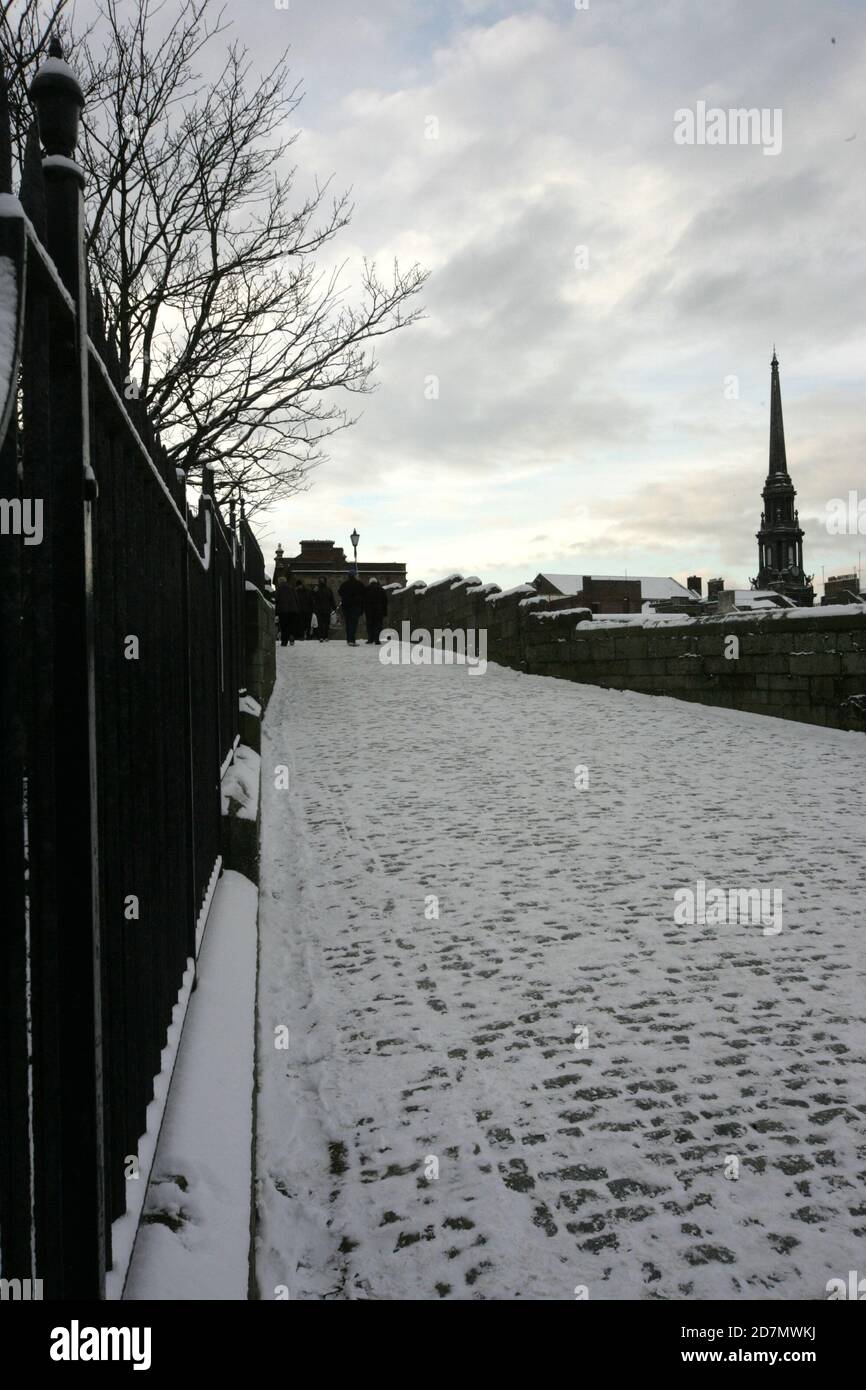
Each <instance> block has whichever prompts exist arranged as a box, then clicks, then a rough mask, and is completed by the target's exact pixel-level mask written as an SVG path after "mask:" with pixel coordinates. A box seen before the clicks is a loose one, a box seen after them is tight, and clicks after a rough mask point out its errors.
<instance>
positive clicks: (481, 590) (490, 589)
mask: <svg viewBox="0 0 866 1390" xmlns="http://www.w3.org/2000/svg"><path fill="white" fill-rule="evenodd" d="M466 592H467V594H498V593H501V592H502V591H501V589H500V588H499V585H498V584H480V583H479V584H476V585H475V586H474V588H472V589H467V590H466Z"/></svg>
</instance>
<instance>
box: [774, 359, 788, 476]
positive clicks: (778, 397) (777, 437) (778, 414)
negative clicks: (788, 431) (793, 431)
mask: <svg viewBox="0 0 866 1390" xmlns="http://www.w3.org/2000/svg"><path fill="white" fill-rule="evenodd" d="M770 368H771V375H770V473H771V474H773V473H787V471H788V460H787V457H786V455H785V426H784V424H783V422H782V388H781V386H780V384H779V359H778V357H777V356H776V346H775V344H773V360H772V362H771V363H770Z"/></svg>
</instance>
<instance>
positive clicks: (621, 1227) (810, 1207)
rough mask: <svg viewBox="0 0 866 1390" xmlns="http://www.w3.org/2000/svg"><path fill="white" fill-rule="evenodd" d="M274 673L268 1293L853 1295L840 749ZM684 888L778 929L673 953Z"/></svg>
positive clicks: (267, 974) (324, 674) (846, 811)
mask: <svg viewBox="0 0 866 1390" xmlns="http://www.w3.org/2000/svg"><path fill="white" fill-rule="evenodd" d="M279 655H280V654H279V653H278V658H279ZM292 657H293V659H292V660H290V661H282V660H281V661H280V665H279V670H278V679H277V686H276V689H275V692H274V695H273V697H272V699H271V702H270V705H269V708H268V711H267V714H266V716H265V720H264V725H263V740H264V741H263V760H264V764H265V766H266V767H268V768H269V769H270V768H272V767H275V766H277V765H280V764H286V765H287V766H289V768H290V773H291V775H290V787H289V789H288V790H283V791H281V790H277V789H276V788H275V786H274V779H273V778H272V777H270V776H266V777H265V778H264V781H263V825H264V846H263V851H264V852H263V863H262V884H261V909H260V912H261V915H260V935H261V942H260V972H259V980H260V990H259V1075H258V1080H259V1085H260V1095H259V1102H258V1134H259V1146H258V1191H259V1210H260V1226H259V1233H258V1249H257V1276H258V1283H259V1289H260V1293H261V1297H262V1298H264V1299H266V1300H267V1299H272V1298H274V1297H275V1296H282V1292H283V1291H286V1292H287V1293H288V1294H289V1296H290V1297H291V1298H292V1299H339V1300H345V1299H368V1298H369V1299H394V1300H416V1299H437V1298H438V1297H440V1296H442V1297H446V1298H452V1299H464V1300H466V1299H488V1300H489V1299H507V1300H511V1299H520V1300H521V1301H528V1300H533V1299H543V1300H549V1299H555V1300H571V1299H573V1297H574V1293H573V1291H574V1287H575V1285H577V1284H586V1285H587V1286H588V1289H589V1294H590V1298H592V1299H628V1298H635V1299H637V1298H663V1299H676V1300H706V1299H714V1298H717V1299H723V1300H745V1299H750V1298H758V1299H763V1300H767V1301H774V1300H780V1299H782V1300H790V1299H795V1300H796V1299H823V1298H824V1297H825V1296H826V1294H825V1285H826V1281H827V1280H828V1278H831V1277H837V1276H840V1275H842V1276H844V1274H845V1272H846V1271H847V1270H849V1269H857V1268H858V1267H859V1268H860V1269H861V1270H862V1259H863V1217H862V1214H861V1212H860V1210H859V1209H860V1207H861V1205H862V1178H858V1176H857V1175H858V1172H862V1166H863V1158H862V1153H863V1145H864V1142H866V1111H864V1107H863V1104H862V1095H861V1094H859V1093H858V1091H857V1088H856V1084H855V1082H854V1080H853V1072H852V1064H854V1063H855V1062H856V1059H857V1058H859V1057H860V1056H861V1055H862V1048H863V1037H864V1008H866V1006H864V997H866V991H864V985H866V980H864V974H866V961H864V954H863V949H862V940H861V938H862V933H863V927H862V918H863V911H862V890H861V886H860V885H861V884H862V880H863V876H864V870H866V853H864V846H863V836H862V820H861V818H860V817H859V816H858V815H857V814H856V809H855V808H856V807H857V806H859V805H860V804H861V801H862V787H863V773H864V744H863V739H862V735H860V734H846V733H842V732H839V731H834V730H826V729H821V728H817V727H815V726H810V725H805V724H798V723H793V722H785V721H779V720H776V719H772V718H768V717H765V716H759V715H750V714H745V713H742V712H738V711H733V710H725V709H713V708H709V707H703V706H700V705H696V704H687V703H681V702H678V701H675V700H669V699H667V698H664V697H650V696H643V695H639V694H635V693H629V692H626V693H622V692H615V691H604V690H601V689H599V688H598V687H595V686H588V685H579V684H575V683H570V682H566V681H559V680H554V679H549V678H548V679H546V678H543V677H535V676H526V675H521V674H520V673H518V672H514V671H509V670H505V669H503V668H501V667H497V666H495V665H492V664H491V665H489V666H488V669H487V672H486V675H485V677H484V678H483V679H479V680H467V679H466V677H465V672H463V671H462V670H461V669H460V668H458V667H454V666H450V665H444V666H441V667H413V666H393V667H385V666H383V665H381V663H380V662H379V661H378V660H377V659H376V656H375V655H374V653H373V650H372V649H365V648H363V647H361V648H358V649H351V648H347V647H345V646H344V645H342V644H331V646H330V647H328V648H325V647H319V646H318V645H316V644H314V643H310V644H302V647H301V650H300V652H299V651H298V649H295V651H294V652H293V653H292ZM323 691H326V692H327V699H323ZM371 712H373V715H374V717H371ZM581 766H583V767H586V768H587V770H588V778H589V785H588V787H587V788H586V789H585V790H577V789H576V788H575V780H576V779H575V769H576V768H578V767H581ZM779 788H784V794H778V792H777V789H779ZM768 789H773V790H770V791H768ZM699 880H703V881H705V882H706V883H709V884H712V885H713V886H716V885H717V886H719V887H722V888H726V889H730V888H757V889H767V890H775V889H777V888H781V889H782V891H783V909H784V914H783V929H782V931H781V932H780V933H779V934H778V935H772V936H770V935H764V934H762V932H761V930H760V929H756V928H755V927H753V926H749V925H748V924H747V923H735V924H728V925H724V926H715V925H706V924H705V925H691V926H689V925H678V924H676V922H675V921H674V894H675V892H676V891H677V890H678V889H682V888H689V887H690V886H691V888H694V887H695V884H696V883H697V882H698V881H699ZM431 895H435V897H436V898H438V916H435V915H433V904H432V901H431ZM279 1027H285V1028H287V1029H288V1040H289V1046H288V1048H287V1049H286V1050H279V1049H278V1048H277V1047H275V1037H276V1036H277V1034H275V1029H276V1028H279ZM582 1027H586V1028H587V1029H588V1046H587V1047H585V1048H582V1049H578V1048H576V1046H575V1041H576V1036H577V1035H576V1032H575V1030H576V1029H579V1028H582ZM858 1146H859V1152H858ZM731 1154H733V1155H735V1156H737V1157H738V1158H739V1161H740V1173H739V1178H738V1179H737V1180H729V1179H727V1178H726V1177H725V1176H724V1165H725V1162H726V1159H727V1156H728V1155H731ZM433 1159H435V1160H436V1161H437V1162H438V1165H439V1176H438V1178H437V1177H434V1176H430V1177H429V1178H428V1177H426V1176H425V1168H426V1169H427V1170H428V1171H429V1172H430V1173H431V1174H432V1172H433V1167H432V1166H431V1160H433Z"/></svg>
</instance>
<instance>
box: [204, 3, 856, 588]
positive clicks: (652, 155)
mask: <svg viewBox="0 0 866 1390" xmlns="http://www.w3.org/2000/svg"><path fill="white" fill-rule="evenodd" d="M233 11H234V14H233ZM228 15H229V17H235V18H236V23H237V26H238V30H239V31H240V33H241V35H242V37H243V38H244V40H245V41H246V42H247V43H248V44H249V45H250V47H251V49H252V51H253V53H254V55H255V56H256V57H257V59H259V60H260V61H261V63H262V64H263V65H265V64H268V63H269V62H270V61H271V60H272V59H273V57H274V54H275V51H276V50H277V49H278V48H279V47H280V46H282V45H283V44H285V43H291V45H292V55H291V61H292V64H293V69H294V73H295V74H296V75H297V76H298V77H300V78H301V79H302V80H303V84H304V88H305V91H306V97H305V99H304V102H303V104H302V106H301V107H300V108H299V110H298V112H297V113H296V119H297V120H298V121H299V122H300V124H301V126H302V135H301V138H300V141H299V143H298V144H297V145H296V147H295V151H294V153H295V155H296V157H297V160H298V163H299V164H300V166H301V167H302V169H303V170H304V171H305V172H306V173H308V174H313V173H315V174H317V175H318V176H320V177H325V176H327V175H331V174H333V175H334V177H335V180H336V182H337V184H339V185H341V186H351V188H352V190H353V196H354V201H355V204H356V212H355V217H354V220H353V223H352V226H351V229H350V231H349V232H348V234H346V235H345V236H344V237H343V238H342V240H341V242H340V243H339V245H338V246H336V247H335V248H334V252H333V254H334V257H335V259H339V260H342V259H344V258H348V262H349V268H350V277H349V282H351V271H352V269H353V267H357V265H358V262H359V261H360V260H361V258H362V257H363V256H364V255H367V256H369V257H372V258H374V259H376V260H378V261H380V262H381V263H382V265H383V268H387V266H388V265H389V263H390V261H391V259H392V258H393V257H394V256H395V255H396V256H398V257H399V258H400V260H401V261H405V262H407V263H411V262H412V261H415V260H419V261H421V262H422V263H423V264H424V265H426V266H427V267H428V268H429V270H430V271H431V278H430V282H429V285H428V287H427V289H426V292H425V304H426V308H427V315H428V316H427V318H426V320H425V322H424V323H423V324H421V325H420V326H417V327H415V328H413V329H410V330H408V331H407V332H406V333H405V334H401V335H399V337H398V338H397V339H392V340H386V342H385V343H384V345H383V346H382V347H381V349H380V351H379V354H378V355H379V361H380V371H379V383H380V384H379V388H378V391H377V392H376V394H375V395H374V396H373V397H371V398H369V399H367V400H366V401H364V402H362V408H363V418H362V419H361V421H360V423H359V424H358V425H357V426H356V427H355V428H354V429H353V430H351V431H349V432H347V433H346V434H344V435H343V436H341V437H339V438H338V439H337V441H336V442H335V444H334V447H333V450H332V459H331V461H330V462H329V463H328V464H326V465H324V466H322V467H321V468H320V469H318V470H317V471H316V472H315V474H314V475H313V477H312V480H311V481H312V486H311V488H310V490H309V491H308V492H307V493H305V494H304V495H302V496H299V497H297V498H294V499H292V500H291V501H290V502H288V503H286V504H284V505H282V506H280V507H279V508H277V509H275V510H274V512H273V513H271V514H270V515H269V516H268V517H267V518H265V519H263V522H262V525H261V528H260V529H261V531H262V534H263V538H264V542H265V549H266V552H267V554H268V555H270V554H271V553H272V551H273V548H274V546H275V544H276V542H277V541H281V542H282V544H283V546H284V547H285V549H286V550H287V552H288V553H290V554H291V553H295V551H296V548H297V544H298V542H299V541H300V539H301V538H302V537H327V538H332V539H335V540H336V541H337V542H338V543H345V544H346V545H347V549H348V548H349V547H348V541H347V538H348V534H349V532H350V531H351V530H352V528H353V526H357V528H358V530H359V531H360V533H361V537H362V540H361V547H360V552H359V558H361V559H365V560H373V559H376V558H383V559H385V558H387V559H399V560H405V561H406V563H407V565H408V569H409V575H410V577H414V578H426V579H432V578H435V577H437V576H441V575H443V574H446V573H449V572H451V571H455V570H456V571H460V572H461V573H463V574H478V575H480V576H482V577H483V578H484V579H495V580H497V581H498V582H499V583H502V584H507V583H517V582H520V581H522V580H524V579H526V578H528V577H532V576H534V575H535V574H536V573H537V572H538V571H539V570H550V571H564V572H568V573H584V572H600V573H622V572H624V571H628V572H630V573H632V574H638V573H644V574H671V575H674V576H676V577H679V578H683V577H685V576H686V575H687V574H689V573H692V572H695V573H698V574H701V575H703V576H704V577H705V578H706V577H709V576H713V575H722V576H724V578H725V579H726V580H727V582H728V583H729V584H736V585H738V586H739V585H743V584H746V583H747V582H748V580H749V577H750V576H751V575H752V574H753V573H755V572H756V564H755V560H756V543H755V540H754V533H755V530H756V529H757V526H758V523H759V518H760V508H761V503H760V492H761V488H762V486H763V482H764V477H765V474H766V469H767V447H768V426H769V380H770V369H769V361H770V357H771V354H772V349H773V344H774V343H775V344H776V345H777V349H778V354H779V358H780V362H781V373H782V391H783V401H784V407H785V427H786V436H787V445H788V460H789V467H790V470H791V474H792V476H793V479H794V482H795V485H796V486H797V488H798V492H799V498H798V503H799V507H800V519H801V522H802V524H803V525H804V527H805V530H806V543H805V555H806V563H807V567H808V568H809V569H810V570H812V571H814V573H815V574H816V576H817V579H818V581H820V577H821V566H822V565H824V566H825V567H826V572H827V574H832V573H836V572H837V571H839V570H843V569H846V568H850V567H852V566H853V567H856V565H857V559H858V549H860V548H862V549H863V550H866V536H862V537H858V536H856V535H854V536H848V537H831V536H829V535H828V534H827V531H826V526H825V523H824V518H825V506H826V503H827V501H828V500H829V499H830V498H833V497H838V496H847V493H848V490H849V489H851V488H859V489H860V490H861V493H862V492H863V491H864V487H866V485H864V476H863V475H864V469H863V460H864V443H866V409H864V400H863V386H864V369H866V351H864V350H866V314H864V308H866V294H864V291H866V283H864V265H866V256H864V246H863V235H864V226H866V194H864V189H866V180H864V156H866V109H864V100H863V89H864V84H863V78H864V71H866V7H864V5H863V3H862V0H849V3H832V0H822V3H820V4H815V3H814V0H784V3H783V4H780V3H779V2H778V0H725V3H723V4H708V3H706V0H589V3H588V4H587V6H586V8H576V5H575V2H574V0H535V3H527V4H518V3H511V4H510V3H507V0H436V3H433V2H432V0H367V3H366V4H365V3H359V2H358V0H289V7H288V8H287V9H280V8H277V4H276V3H274V0H245V3H244V4H243V6H240V5H236V6H235V7H232V6H229V9H228ZM699 101H704V102H706V103H707V106H708V107H716V108H722V109H723V110H728V109H730V108H737V107H755V108H761V109H764V108H766V109H767V111H768V113H772V112H773V111H774V110H778V111H780V112H781V127H780V129H781V151H780V152H778V153H777V154H765V153H764V149H763V147H762V146H761V144H751V145H744V144H739V145H730V144H729V145H709V144H704V145H697V144H695V145H682V144H678V143H676V142H675V140H674V129H675V119H674V113H675V112H676V111H678V110H681V109H684V108H685V109H692V110H695V109H696V107H697V103H698V102H699ZM431 118H435V120H431ZM776 119H777V121H778V119H779V118H778V117H777V118H776ZM431 134H433V135H435V136H436V138H430V137H431ZM581 247H583V248H585V250H584V251H583V252H581V251H580V250H579V249H578V248H581ZM433 377H435V378H437V380H438V399H430V398H429V397H430V395H431V390H430V387H429V382H430V379H431V378H433ZM864 558H866V557H864Z"/></svg>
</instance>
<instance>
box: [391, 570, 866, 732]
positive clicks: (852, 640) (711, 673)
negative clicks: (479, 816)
mask: <svg viewBox="0 0 866 1390" xmlns="http://www.w3.org/2000/svg"><path fill="white" fill-rule="evenodd" d="M473 578H474V576H473ZM404 621H408V622H409V623H410V624H411V626H412V627H413V628H426V629H428V630H433V629H435V628H437V627H438V628H451V629H452V630H454V629H457V630H459V629H463V630H467V629H473V630H475V631H481V630H484V631H486V633H487V655H488V660H489V661H492V662H495V663H498V664H499V665H502V666H510V667H512V668H514V669H516V670H521V671H525V672H529V673H532V674H535V675H550V676H558V677H561V678H563V679H565V680H573V681H582V682H584V683H587V684H591V685H602V686H609V687H611V688H613V689H617V690H637V691H641V692H644V693H647V694H654V695H669V696H673V697H675V698H677V699H681V700H693V701H697V702H699V703H701V704H709V705H724V706H727V707H730V708H734V709H744V710H750V711H752V712H754V713H758V714H771V715H774V716H776V717H777V718H784V719H797V720H801V721H803V722H805V723H812V724H821V725H826V726H827V727H829V728H842V729H851V730H857V731H866V609H864V608H863V607H862V605H861V606H858V605H849V606H844V607H838V606H837V607H834V608H823V609H822V608H812V609H797V608H791V609H773V610H770V611H767V612H761V613H749V614H742V613H736V614H730V613H729V614H721V615H717V616H714V617H711V618H690V617H685V616H682V615H675V614H632V615H629V616H628V620H623V619H622V618H619V619H617V618H615V617H614V618H605V617H602V618H598V617H596V618H593V616H592V613H591V612H590V611H589V610H588V609H586V608H582V609H575V608H559V609H557V608H556V607H555V601H551V602H547V603H546V602H545V601H544V596H543V595H537V594H536V593H535V591H534V589H533V587H532V586H531V585H527V584H521V585H518V586H517V587H516V588H514V589H510V590H508V591H507V592H505V593H502V592H500V591H499V589H498V586H496V585H491V584H480V583H473V584H471V585H470V584H466V583H458V582H457V580H456V576H450V577H449V578H448V579H447V580H440V581H439V582H438V583H437V584H435V585H434V584H431V585H429V586H427V587H426V588H425V587H424V586H422V585H419V584H415V585H413V586H412V587H410V588H407V589H403V590H401V591H399V592H397V593H393V594H392V595H391V601H390V604H389V610H388V625H389V627H391V628H394V629H397V630H398V631H399V630H400V625H401V623H402V622H404ZM731 639H735V640H733V641H732V640H731ZM686 658H687V659H686Z"/></svg>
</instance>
